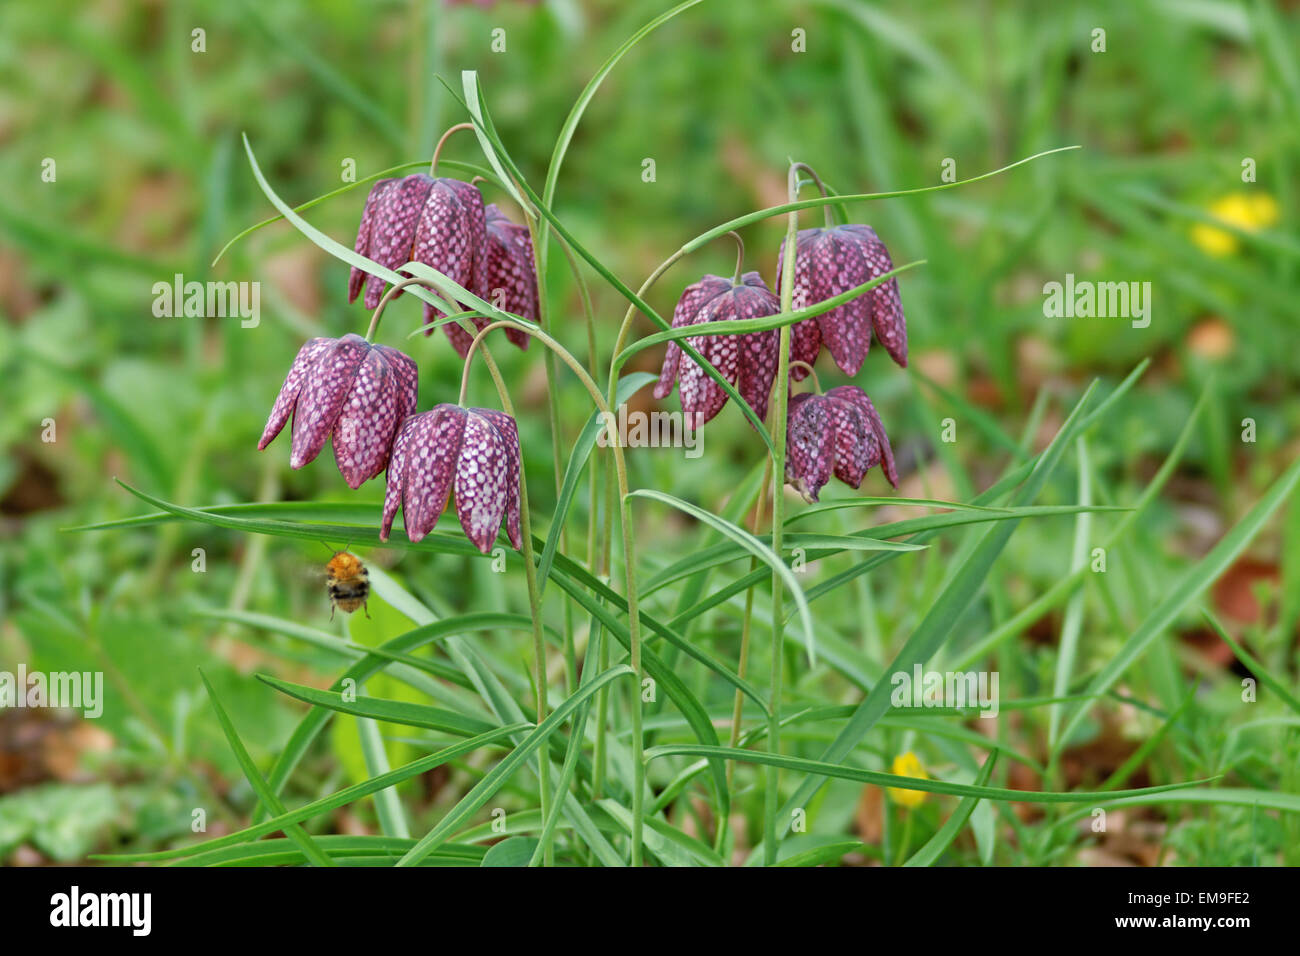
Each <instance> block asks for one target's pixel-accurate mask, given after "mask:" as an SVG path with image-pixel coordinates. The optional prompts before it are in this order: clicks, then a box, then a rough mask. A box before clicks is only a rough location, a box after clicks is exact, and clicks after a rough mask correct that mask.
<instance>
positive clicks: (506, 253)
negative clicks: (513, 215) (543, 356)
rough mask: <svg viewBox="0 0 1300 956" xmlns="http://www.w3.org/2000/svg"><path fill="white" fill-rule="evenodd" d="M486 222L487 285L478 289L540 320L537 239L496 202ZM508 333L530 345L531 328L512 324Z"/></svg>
mask: <svg viewBox="0 0 1300 956" xmlns="http://www.w3.org/2000/svg"><path fill="white" fill-rule="evenodd" d="M486 222H487V244H486V245H485V246H484V249H483V252H484V258H485V260H486V261H485V265H484V269H483V288H481V289H476V290H475V292H477V294H478V296H479V297H480V298H482V299H485V300H486V301H488V302H491V303H492V304H493V305H495V306H496V307H497V308H498V309H503V310H504V311H506V312H511V313H513V314H515V315H518V316H522V317H523V318H525V319H531V320H532V321H534V322H536V321H537V319H538V316H539V315H540V314H541V310H540V309H539V308H538V302H537V272H536V267H535V266H534V264H533V263H534V260H533V240H532V236H530V235H529V234H528V227H527V226H521V225H519V224H517V223H514V222H511V221H510V220H509V219H508V218H507V217H506V215H505V213H503V212H502V211H501V210H500V209H498V208H497V204H496V203H492V204H490V205H489V206H488V207H487V214H486ZM506 337H507V338H508V339H510V341H511V342H514V343H515V345H517V346H519V347H520V348H521V349H526V348H528V333H527V332H522V331H520V330H519V329H510V328H508V329H506ZM466 344H467V345H468V343H466Z"/></svg>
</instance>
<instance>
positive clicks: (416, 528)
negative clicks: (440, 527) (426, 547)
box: [379, 404, 522, 554]
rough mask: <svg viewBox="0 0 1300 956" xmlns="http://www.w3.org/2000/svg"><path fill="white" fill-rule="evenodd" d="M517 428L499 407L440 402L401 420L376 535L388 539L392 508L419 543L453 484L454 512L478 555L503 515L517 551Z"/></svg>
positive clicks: (493, 535) (490, 540)
mask: <svg viewBox="0 0 1300 956" xmlns="http://www.w3.org/2000/svg"><path fill="white" fill-rule="evenodd" d="M520 470H521V465H520V461H519V431H518V429H517V427H516V426H515V420H514V419H513V418H511V417H510V416H509V415H507V414H505V412H499V411H496V410H494V409H490V408H468V409H467V408H461V407H460V406H459V405H448V404H443V405H439V406H437V407H436V408H434V409H432V410H431V411H427V412H425V413H424V414H422V415H412V416H411V417H410V418H408V419H406V421H405V422H404V423H403V424H402V427H401V430H400V432H399V433H398V436H397V442H396V444H395V445H394V446H393V458H392V462H391V463H390V464H389V466H388V490H387V493H386V494H385V495H384V516H383V524H382V526H381V527H380V530H379V537H380V539H381V540H384V541H387V540H388V535H389V532H390V531H392V528H393V518H394V517H395V516H396V515H397V509H398V506H399V505H400V506H401V508H402V523H403V524H404V525H405V526H406V536H407V537H408V538H410V539H411V540H412V541H419V540H420V539H421V538H423V537H424V536H425V535H426V534H428V533H429V532H430V531H432V530H433V528H434V526H435V525H436V524H437V523H438V516H439V515H441V514H442V512H443V511H444V510H445V509H446V507H447V499H448V496H449V495H450V493H451V491H452V487H453V485H454V487H455V490H456V516H457V517H458V518H459V519H460V526H461V527H462V528H464V529H465V534H466V535H467V536H468V537H469V539H470V541H472V542H474V546H475V547H477V548H478V549H479V550H480V551H482V552H483V553H484V554H487V553H488V552H489V551H491V549H492V543H493V542H494V541H496V537H497V532H498V531H499V530H500V528H501V521H502V519H503V518H504V519H505V522H506V534H507V535H508V536H509V538H510V544H511V545H512V546H513V547H514V548H515V550H518V549H519V547H520V544H521V543H522V540H521V538H520V536H519V494H520V490H519V474H520Z"/></svg>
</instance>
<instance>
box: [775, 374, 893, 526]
mask: <svg viewBox="0 0 1300 956" xmlns="http://www.w3.org/2000/svg"><path fill="white" fill-rule="evenodd" d="M877 464H879V465H880V466H881V470H882V471H884V473H885V477H886V478H888V479H889V483H890V484H891V485H893V486H894V487H895V488H897V487H898V472H897V471H896V470H895V468H894V451H893V449H892V448H891V447H890V445H889V436H888V435H886V434H885V426H884V424H883V423H882V422H881V421H880V416H879V415H878V414H877V413H876V409H875V406H874V405H872V404H871V399H869V398H868V397H867V394H866V392H864V391H862V389H860V388H858V387H857V386H856V385H841V386H839V387H838V388H832V389H831V390H830V391H828V392H827V393H826V394H825V395H814V394H812V393H811V392H801V393H800V394H798V395H795V396H792V397H791V399H790V406H789V409H788V413H787V418H786V460H785V480H786V483H787V484H789V485H790V486H791V487H793V488H794V489H795V490H796V491H798V492H799V494H801V495H802V496H803V499H804V500H805V501H809V502H812V501H817V500H818V497H817V496H818V494H819V493H820V492H821V488H822V486H823V485H824V484H826V482H828V481H830V480H831V475H832V474H833V475H835V477H836V478H838V479H839V480H840V481H842V482H844V483H845V484H846V485H849V486H851V487H853V488H857V487H860V486H861V484H862V479H863V477H864V476H865V475H866V473H867V472H868V471H869V470H870V469H871V468H873V467H874V466H876V465H877Z"/></svg>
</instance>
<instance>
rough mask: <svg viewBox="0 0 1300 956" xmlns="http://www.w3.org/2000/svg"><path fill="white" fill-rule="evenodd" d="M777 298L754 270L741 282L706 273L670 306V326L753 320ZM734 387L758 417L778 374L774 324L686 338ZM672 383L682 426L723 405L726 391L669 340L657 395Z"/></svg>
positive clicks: (773, 309) (774, 308) (772, 309)
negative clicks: (682, 416) (679, 402)
mask: <svg viewBox="0 0 1300 956" xmlns="http://www.w3.org/2000/svg"><path fill="white" fill-rule="evenodd" d="M780 311H781V303H780V301H779V300H778V299H777V297H776V296H774V295H773V294H772V292H771V290H769V289H768V287H767V286H766V285H764V284H763V280H762V279H761V278H759V275H758V273H757V272H746V273H745V275H744V277H743V278H742V279H741V282H740V284H739V285H733V284H732V282H731V280H730V279H724V278H722V276H715V275H707V276H705V277H704V278H703V279H701V280H700V281H699V282H696V283H695V284H694V285H690V286H687V287H686V291H685V292H683V293H682V297H681V299H680V300H679V301H678V303H677V308H676V309H674V310H673V328H681V327H682V326H687V325H703V324H705V323H706V322H721V321H724V320H726V319H757V318H762V317H763V316H766V315H776V314H777V313H778V312H780ZM686 341H687V342H689V343H690V344H691V345H692V346H693V347H694V348H695V349H696V350H698V351H699V353H700V355H702V356H704V358H706V359H708V360H709V362H711V363H712V364H713V366H714V367H715V368H716V369H717V370H718V371H719V372H720V373H721V374H722V377H723V378H725V379H726V380H727V381H728V382H730V383H731V384H732V385H734V386H735V387H736V390H737V391H738V392H740V397H741V398H743V399H744V400H745V401H746V402H748V403H749V405H750V406H751V407H752V408H753V409H754V413H755V414H756V415H758V417H759V418H760V419H761V418H763V417H764V416H765V415H766V414H767V399H768V395H769V393H770V392H771V391H772V380H773V379H774V378H775V377H776V365H777V351H778V349H779V346H780V334H779V333H778V332H777V331H776V330H775V329H769V330H767V331H765V332H745V333H742V334H739V335H693V336H691V337H690V338H688V339H687V340H686ZM674 382H676V383H677V385H678V386H679V387H680V389H681V398H682V411H683V412H684V413H685V417H686V427H687V428H696V427H698V426H699V425H702V424H704V423H705V422H707V421H708V420H709V419H711V418H713V417H714V416H715V415H717V414H718V412H720V411H722V406H723V405H725V404H727V393H726V392H724V391H723V390H722V386H720V385H719V384H718V383H717V382H715V381H714V380H713V379H712V378H710V377H709V376H708V375H707V374H706V373H705V371H704V369H703V368H702V367H701V366H700V365H699V363H697V362H695V361H694V360H693V359H692V360H690V361H688V362H687V363H686V365H685V366H684V367H683V366H682V350H681V348H680V346H678V345H677V343H676V342H669V343H668V351H667V353H666V354H665V355H664V366H663V371H662V372H661V373H660V374H659V383H658V384H657V385H655V392H654V394H655V398H660V399H662V398H667V397H668V395H669V393H670V392H672V390H673V383H674Z"/></svg>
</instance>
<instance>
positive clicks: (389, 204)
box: [365, 173, 433, 309]
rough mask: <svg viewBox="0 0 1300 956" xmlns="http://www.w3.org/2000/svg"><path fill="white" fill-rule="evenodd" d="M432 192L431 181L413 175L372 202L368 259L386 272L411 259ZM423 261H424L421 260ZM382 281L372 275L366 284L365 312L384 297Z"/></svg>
mask: <svg viewBox="0 0 1300 956" xmlns="http://www.w3.org/2000/svg"><path fill="white" fill-rule="evenodd" d="M432 188H433V179H432V178H431V177H429V176H427V175H425V174H424V173H416V174H415V175H413V176H407V177H405V178H404V179H399V180H396V181H395V182H393V184H392V185H391V186H389V187H388V189H386V190H385V191H384V193H383V195H381V196H380V197H379V198H378V199H377V200H376V202H375V211H374V222H373V224H372V225H371V227H370V258H371V259H373V260H374V261H375V262H377V263H379V264H380V265H381V266H384V267H385V268H388V269H397V268H398V267H400V266H404V265H406V263H408V262H410V261H411V260H412V258H414V257H413V256H412V254H411V250H412V248H413V246H414V244H415V238H416V226H417V224H418V223H419V222H420V215H421V210H422V209H423V208H424V205H425V201H426V200H427V199H428V198H429V192H430V190H431V189H432ZM421 261H423V260H421ZM384 284H385V283H384V280H383V279H381V278H379V277H378V276H374V275H372V276H371V277H370V279H369V281H367V283H366V298H365V303H366V308H367V309H373V308H375V307H376V306H378V305H379V300H380V299H381V298H382V297H383V292H384Z"/></svg>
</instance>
